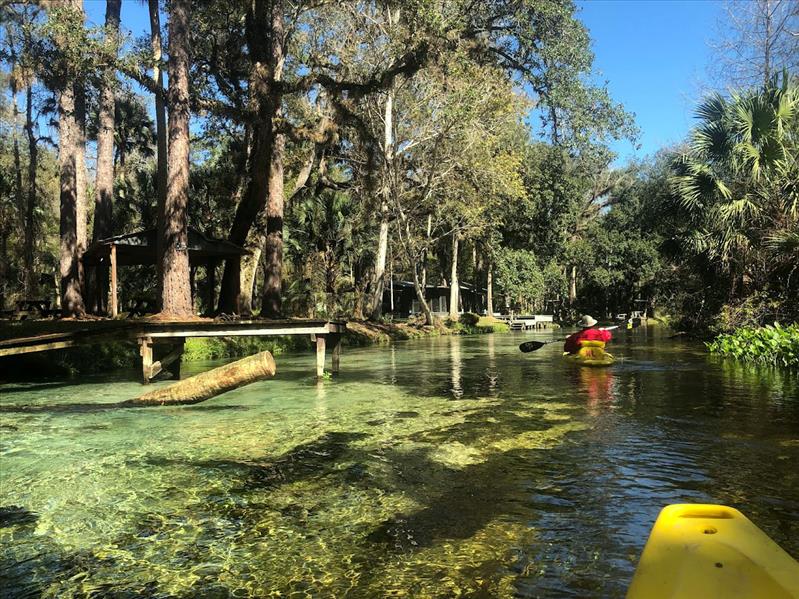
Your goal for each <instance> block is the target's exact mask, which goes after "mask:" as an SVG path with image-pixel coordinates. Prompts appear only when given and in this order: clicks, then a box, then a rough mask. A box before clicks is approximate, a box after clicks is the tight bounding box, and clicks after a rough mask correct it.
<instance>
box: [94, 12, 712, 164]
mask: <svg viewBox="0 0 799 599" xmlns="http://www.w3.org/2000/svg"><path fill="white" fill-rule="evenodd" d="M577 5H578V7H579V13H578V17H579V18H580V19H581V20H582V21H583V22H584V23H585V25H586V26H587V27H588V29H589V31H590V34H591V40H592V49H593V51H594V53H595V62H594V66H595V69H596V71H597V73H598V81H606V80H607V81H608V87H609V89H610V93H611V95H612V96H613V98H614V100H616V101H618V102H621V103H623V104H624V106H625V107H626V108H627V109H628V110H629V111H631V112H634V113H635V115H636V122H637V124H638V126H639V127H640V129H641V135H640V139H639V143H640V145H641V147H640V149H638V150H635V149H634V148H633V146H632V145H631V144H630V143H629V142H626V141H624V142H618V143H615V144H614V145H613V149H614V151H615V152H616V153H617V154H618V155H619V160H618V162H625V161H626V160H627V159H629V158H633V157H636V158H642V157H644V156H646V155H649V154H653V153H654V152H656V151H657V150H658V149H659V148H661V147H663V146H668V145H673V144H675V143H678V142H679V141H681V140H682V139H684V137H685V134H686V133H687V132H688V130H689V129H690V127H691V125H692V113H693V107H694V105H695V104H696V101H697V99H698V98H699V97H700V95H701V93H702V85H703V82H706V81H707V66H708V60H709V59H710V56H709V46H708V40H709V39H710V38H712V37H713V36H714V34H715V33H716V31H717V27H718V19H719V17H720V16H721V9H722V4H721V2H720V1H718V0H578V2H577ZM85 8H86V12H87V16H88V20H89V21H91V22H93V23H95V24H102V23H103V21H104V17H105V0H86V2H85ZM164 18H165V17H164V16H162V22H163V20H164ZM122 25H123V27H124V28H125V29H127V30H128V31H130V32H131V33H132V34H133V35H134V36H140V35H145V34H147V33H148V32H149V27H150V26H149V21H148V18H147V6H146V3H143V2H141V1H140V0H123V3H122Z"/></svg>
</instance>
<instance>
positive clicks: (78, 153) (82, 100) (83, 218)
mask: <svg viewBox="0 0 799 599" xmlns="http://www.w3.org/2000/svg"><path fill="white" fill-rule="evenodd" d="M87 181H88V173H87V172H86V88H85V84H84V80H83V78H80V77H79V78H78V79H77V80H76V81H75V190H76V200H77V204H76V205H77V209H76V211H77V241H78V278H79V279H80V289H81V294H82V295H83V297H84V299H85V297H86V279H85V277H84V273H83V261H82V258H83V254H84V252H85V251H86V241H87V239H88V235H87V229H88V218H87V212H86V195H87V192H88V190H89V186H88V184H87Z"/></svg>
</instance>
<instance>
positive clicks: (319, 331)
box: [0, 319, 347, 383]
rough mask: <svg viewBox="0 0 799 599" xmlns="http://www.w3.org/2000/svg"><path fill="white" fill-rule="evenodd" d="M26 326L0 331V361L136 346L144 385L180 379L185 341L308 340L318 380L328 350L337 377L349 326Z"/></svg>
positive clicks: (326, 323) (270, 323) (94, 323)
mask: <svg viewBox="0 0 799 599" xmlns="http://www.w3.org/2000/svg"><path fill="white" fill-rule="evenodd" d="M40 323H41V324H40ZM27 324H28V326H27V327H26V329H27V330H26V334H27V336H18V335H17V336H15V335H14V327H13V326H6V327H3V328H2V329H0V358H2V357H4V356H16V355H20V354H27V353H33V352H42V351H49V350H54V349H63V348H68V347H75V346H78V345H91V344H93V343H102V342H104V341H109V340H114V341H125V340H129V341H132V342H136V343H138V345H139V354H140V355H141V358H142V362H141V364H142V381H143V382H144V383H149V382H150V381H151V380H152V379H153V377H155V376H156V375H157V374H158V373H159V372H161V371H162V370H164V369H165V368H166V367H167V366H170V365H171V368H170V370H171V371H172V372H173V373H176V374H177V376H179V373H180V360H181V356H182V354H183V345H184V343H185V341H186V339H187V338H189V337H241V336H250V337H270V336H271V337H275V336H287V335H310V336H311V337H312V339H313V340H314V342H315V343H316V375H317V376H318V377H321V376H322V375H323V374H324V369H325V356H326V353H327V350H328V349H330V352H331V372H333V373H337V372H338V371H339V369H340V365H341V335H342V334H343V333H344V331H345V330H346V329H347V324H346V323H345V322H343V321H334V320H309V319H289V320H242V321H221V322H220V321H215V320H196V321H195V320H191V321H160V320H149V319H142V320H128V321H125V320H101V321H85V322H82V321H69V322H66V321H40V322H36V323H27ZM37 328H38V329H40V331H38V334H29V333H35V332H37V331H36V329H37ZM53 329H61V330H53ZM159 356H160V357H159Z"/></svg>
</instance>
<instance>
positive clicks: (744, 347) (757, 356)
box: [707, 322, 799, 367]
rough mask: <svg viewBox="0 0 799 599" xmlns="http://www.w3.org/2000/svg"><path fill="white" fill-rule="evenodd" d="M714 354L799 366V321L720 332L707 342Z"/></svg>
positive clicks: (765, 362)
mask: <svg viewBox="0 0 799 599" xmlns="http://www.w3.org/2000/svg"><path fill="white" fill-rule="evenodd" d="M707 347H708V349H709V350H710V351H711V352H713V353H718V354H721V355H726V356H732V357H734V358H737V359H739V360H744V361H747V362H758V363H762V364H775V365H779V366H788V367H797V366H799V324H797V323H794V324H792V325H789V326H785V327H784V326H782V325H780V324H779V323H778V322H775V323H774V324H773V325H767V326H765V327H752V328H742V329H738V330H737V331H736V332H734V333H731V334H724V335H719V336H718V337H716V338H715V339H714V340H713V341H712V342H710V343H708V344H707Z"/></svg>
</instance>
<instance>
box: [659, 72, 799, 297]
mask: <svg viewBox="0 0 799 599" xmlns="http://www.w3.org/2000/svg"><path fill="white" fill-rule="evenodd" d="M696 115H697V117H698V118H699V119H700V124H699V125H698V126H697V127H696V129H695V130H694V131H693V134H692V136H691V140H690V143H689V147H688V149H687V151H686V152H684V153H683V154H682V155H680V156H679V157H678V158H677V159H676V160H675V162H674V164H673V172H674V176H673V177H672V187H673V191H674V193H675V196H676V198H677V199H678V201H679V204H680V207H681V215H680V216H681V217H682V218H683V221H684V223H683V227H682V229H683V234H682V239H681V241H682V243H683V248H684V249H685V250H686V251H687V252H688V253H689V254H692V255H694V256H698V257H702V258H704V259H705V260H707V261H708V263H709V264H715V265H716V267H715V268H716V270H717V271H720V272H721V273H724V274H726V275H727V276H729V277H730V293H731V294H732V293H733V292H734V291H735V288H736V285H737V284H739V283H742V282H743V283H745V282H746V279H747V278H748V279H750V280H753V279H754V278H756V275H757V274H758V273H756V272H755V271H756V270H757V269H760V271H761V273H760V274H763V271H764V270H765V269H763V268H762V266H763V264H768V258H767V257H766V256H764V255H763V253H764V252H768V251H774V250H778V249H779V248H780V247H783V245H781V244H778V243H771V244H768V243H766V241H767V240H768V239H770V238H772V237H774V235H775V233H776V232H778V231H782V232H783V233H786V232H787V233H790V232H791V231H795V227H796V223H797V207H798V205H799V183H797V181H799V167H797V158H796V155H797V151H798V150H799V148H798V147H797V140H798V139H799V87H797V80H796V79H795V78H792V77H789V76H788V75H787V74H785V73H783V74H782V75H781V76H780V77H774V78H773V79H772V80H771V82H770V83H769V85H768V86H766V87H764V88H761V89H756V90H751V91H747V92H744V93H734V94H732V95H731V96H730V97H729V98H725V97H723V96H721V95H720V94H715V95H713V96H710V97H709V98H707V99H706V100H705V101H703V102H702V103H701V104H700V105H699V107H698V109H697V112H696ZM789 237H790V235H789ZM780 238H782V237H780Z"/></svg>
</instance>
